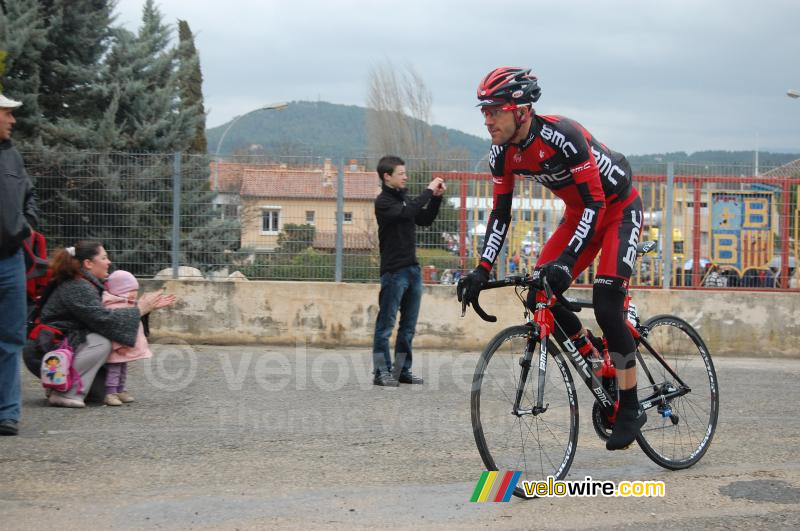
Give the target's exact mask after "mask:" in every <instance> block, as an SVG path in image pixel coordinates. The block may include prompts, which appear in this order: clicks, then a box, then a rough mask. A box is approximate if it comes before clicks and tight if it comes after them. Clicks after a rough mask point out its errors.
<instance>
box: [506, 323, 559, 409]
mask: <svg viewBox="0 0 800 531" xmlns="http://www.w3.org/2000/svg"><path fill="white" fill-rule="evenodd" d="M537 345H538V348H537ZM534 351H538V355H539V356H538V357H539V364H538V383H539V385H538V388H537V392H536V403H535V404H534V406H533V407H532V408H531V409H520V404H521V403H522V397H523V395H524V393H525V384H526V383H527V381H528V376H529V375H530V371H531V367H532V366H533V365H532V362H533V355H534ZM519 365H520V367H522V370H521V371H520V377H519V381H518V382H517V393H516V396H515V398H514V409H513V411H512V413H513V414H514V415H516V416H518V417H521V416H523V415H538V414H540V413H544V412H545V411H547V407H548V406H549V405H550V404H544V383H545V377H546V375H547V337H546V336H545V337H542V334H541V328H540V327H539V326H538V325H537V324H536V323H532V329H531V332H530V336H529V337H528V342H527V344H526V346H525V352H524V353H523V355H522V357H521V358H520V359H519Z"/></svg>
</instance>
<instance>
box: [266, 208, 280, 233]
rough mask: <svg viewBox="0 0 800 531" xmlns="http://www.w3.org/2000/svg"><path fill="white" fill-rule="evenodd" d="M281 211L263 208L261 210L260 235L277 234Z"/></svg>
mask: <svg viewBox="0 0 800 531" xmlns="http://www.w3.org/2000/svg"><path fill="white" fill-rule="evenodd" d="M280 219H281V211H280V210H279V209H277V208H276V209H271V208H264V209H262V210H261V234H277V233H278V231H279V230H280Z"/></svg>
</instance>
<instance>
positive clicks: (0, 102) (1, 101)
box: [0, 94, 22, 109]
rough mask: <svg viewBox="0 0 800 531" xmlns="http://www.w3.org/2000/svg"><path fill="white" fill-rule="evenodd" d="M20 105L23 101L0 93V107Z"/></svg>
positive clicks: (14, 107) (13, 107) (12, 107)
mask: <svg viewBox="0 0 800 531" xmlns="http://www.w3.org/2000/svg"><path fill="white" fill-rule="evenodd" d="M20 105H22V102H21V101H16V100H12V99H10V98H6V97H5V96H3V95H2V94H0V109H16V108H17V107H19V106H20Z"/></svg>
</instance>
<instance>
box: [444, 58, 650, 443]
mask: <svg viewBox="0 0 800 531" xmlns="http://www.w3.org/2000/svg"><path fill="white" fill-rule="evenodd" d="M540 95H541V89H540V87H539V83H538V80H537V78H536V76H534V75H533V74H531V71H530V69H525V68H517V67H500V68H496V69H494V70H492V71H491V72H489V74H488V75H487V76H486V77H484V78H483V80H481V82H480V84H479V85H478V100H479V103H478V106H479V107H480V108H481V112H482V114H483V117H484V124H485V125H486V128H487V129H488V131H489V134H490V135H491V137H492V147H491V152H490V154H489V166H490V168H491V172H492V180H493V183H494V184H493V196H494V203H493V210H492V212H491V215H490V216H489V222H488V224H487V227H486V237H485V239H484V245H483V250H482V252H481V258H480V263H479V264H478V266H477V267H476V268H475V269H474V271H472V272H471V273H469V274H468V275H466V276H465V277H463V278H462V279H461V281H460V282H459V285H458V288H457V293H458V300H459V301H462V300H466V302H467V303H472V302H473V301H475V300H476V298H477V296H478V293H479V292H480V290H481V288H482V287H483V286H484V285H485V284H486V282H487V281H488V280H489V274H490V272H491V270H492V265H493V264H494V261H495V259H496V258H497V256H498V255H499V254H500V249H501V248H502V246H503V242H504V240H505V237H506V234H507V233H508V230H509V225H510V223H511V204H512V197H513V193H514V182H515V181H516V180H517V179H532V180H534V181H536V182H538V183H541V184H542V185H543V186H545V187H546V188H548V189H550V190H551V191H552V192H553V194H555V195H556V196H557V197H559V198H561V199H562V200H563V201H564V203H565V204H566V211H565V214H564V217H563V218H562V219H561V222H560V223H559V226H558V228H557V229H556V231H555V232H554V233H553V235H552V236H551V237H550V238H549V239H548V240H547V242H546V243H545V245H544V247H543V248H542V251H541V254H540V255H539V259H538V260H537V262H536V269H535V270H534V274H533V276H534V278H538V277H539V276H540V275H544V277H545V278H546V279H547V281H548V283H549V284H550V286H551V287H552V288H553V290H554V291H555V292H556V293H562V292H564V291H565V290H566V289H567V288H568V287H569V286H570V284H571V283H572V281H573V279H575V277H576V276H577V275H578V274H580V273H581V272H582V271H583V270H584V269H586V267H588V266H589V264H591V263H592V261H593V260H594V258H595V256H596V255H597V253H598V252H599V251H600V250H601V249H602V253H601V256H600V264H599V267H598V268H597V271H596V276H595V280H594V286H593V292H592V301H593V304H594V312H595V316H596V318H597V323H598V325H599V326H600V328H601V329H602V330H603V333H604V334H605V337H606V338H607V341H608V349H609V352H610V353H612V354H613V356H614V361H615V364H616V367H617V384H618V388H619V390H620V392H619V411H618V412H617V417H616V422H615V424H614V428H613V431H612V434H611V437H610V438H609V440H608V441H607V442H606V448H608V449H609V450H618V449H621V448H624V447H626V446H628V445H629V444H631V443H632V442H633V440H634V439H635V438H636V434H637V432H638V431H639V429H640V428H641V427H642V426H643V425H644V423H645V421H646V419H647V417H646V415H645V413H644V411H642V410H641V409H640V408H639V401H638V397H637V395H636V359H635V356H634V352H635V350H636V344H635V342H634V339H633V336H632V335H631V333H630V330H628V327H627V326H626V325H625V321H624V316H623V311H622V308H623V305H624V300H625V293H626V291H627V287H628V281H629V279H630V277H631V272H632V268H633V264H634V260H635V258H636V244H637V243H638V241H639V234H640V230H641V224H642V202H641V199H640V198H639V194H638V193H637V191H636V189H635V188H634V187H633V185H632V183H631V169H630V165H629V164H628V161H627V160H626V159H625V157H624V156H623V155H622V154H620V153H617V152H615V151H612V150H610V149H608V148H607V147H606V146H605V145H604V144H602V143H600V142H599V141H598V140H597V139H595V138H594V137H593V136H592V135H591V134H590V133H589V131H587V130H586V129H585V128H584V127H583V126H581V125H580V124H579V123H578V122H576V121H574V120H570V119H569V118H565V117H563V116H543V115H539V114H536V113H535V112H534V109H533V104H534V103H535V102H536V101H538V99H539V96H540ZM532 303H533V301H532V298H531V297H530V295H529V301H528V304H529V306H530V305H532ZM553 313H554V314H555V316H556V319H557V320H558V322H559V323H561V325H562V326H563V327H564V331H565V332H566V333H567V335H568V336H569V337H570V339H572V340H574V343H575V345H576V347H578V350H579V351H580V352H581V354H583V355H588V354H590V353H592V351H594V350H596V349H595V347H594V346H593V344H592V342H591V340H590V339H591V338H590V337H587V331H586V329H585V328H583V326H582V325H581V322H580V320H579V319H578V317H577V316H576V315H575V314H574V313H572V312H571V311H569V310H567V309H566V308H564V307H562V306H560V305H556V306H555V307H554V308H553Z"/></svg>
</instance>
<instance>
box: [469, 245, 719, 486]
mask: <svg viewBox="0 0 800 531" xmlns="http://www.w3.org/2000/svg"><path fill="white" fill-rule="evenodd" d="M655 246H656V242H654V241H647V242H642V243H640V244H639V245H638V246H637V258H638V257H639V256H641V255H643V254H645V253H647V252H650V251H651V250H653V249H654V248H655ZM509 286H514V288H515V292H516V294H517V297H518V298H519V299H520V301H521V302H522V305H523V307H524V308H525V310H524V312H525V314H524V315H525V321H526V322H525V324H522V325H519V326H512V327H509V328H506V329H505V330H503V331H501V332H500V333H498V334H497V335H496V336H495V337H494V338H493V339H492V340H491V341H490V342H489V343H488V345H487V346H486V348H485V349H484V351H483V353H482V354H481V357H480V359H479V361H478V365H477V367H476V368H475V375H474V377H473V383H472V394H471V400H470V402H471V412H472V428H473V432H474V435H475V442H476V444H477V446H478V451H479V452H480V455H481V458H482V459H483V463H484V465H485V466H486V468H487V470H515V471H517V470H518V471H521V475H520V476H519V482H518V483H517V485H516V488H515V489H514V494H515V495H516V496H518V497H521V498H527V496H526V495H525V490H524V488H523V486H522V484H523V482H524V481H546V480H547V478H548V477H549V476H552V477H553V478H554V480H560V479H563V478H564V477H565V476H566V475H567V473H568V472H569V468H570V465H571V464H572V460H573V458H574V457H575V452H576V450H577V447H578V396H577V392H576V388H575V385H574V384H573V378H572V375H571V373H570V371H569V369H568V368H567V362H566V360H569V362H570V363H571V365H572V367H573V369H574V371H575V372H576V374H577V375H578V377H579V378H580V379H581V380H583V382H584V383H585V384H586V386H587V387H588V388H589V390H590V392H591V395H592V397H593V398H594V405H593V407H592V425H593V426H594V429H595V432H596V433H597V435H598V436H599V437H600V438H601V439H603V440H607V439H608V437H609V436H610V435H611V429H612V427H613V423H614V419H615V417H616V412H617V409H618V407H619V400H618V393H617V389H616V378H615V374H616V372H615V368H614V363H613V359H612V357H611V356H610V355H609V352H608V349H607V343H606V342H605V339H603V349H602V355H601V356H594V355H589V356H587V357H585V358H584V357H583V356H582V355H581V354H580V353H579V352H578V350H577V349H576V348H575V345H574V344H573V342H572V341H571V340H570V339H569V338H568V337H567V335H566V334H565V333H564V331H563V329H562V327H561V325H560V324H559V323H558V321H557V320H556V319H555V318H554V316H553V313H552V311H551V308H552V307H553V306H554V305H555V304H562V305H564V306H565V307H567V308H569V309H570V310H572V311H580V310H581V309H582V308H592V303H591V302H589V301H580V300H575V299H569V298H566V297H563V296H561V295H558V296H556V295H554V294H553V293H552V291H551V290H550V287H549V285H548V284H547V281H546V280H544V279H542V280H534V279H533V278H532V277H531V276H530V275H516V276H509V277H507V278H505V279H502V280H495V281H490V282H489V283H488V284H487V285H486V286H485V287H484V288H483V290H489V289H495V288H500V287H509ZM528 289H534V290H536V293H535V301H536V302H535V307H534V308H533V312H532V313H531V312H530V310H529V309H528V306H527V304H526V297H525V296H524V295H525V294H526V293H525V292H526V291H527V290H528ZM483 290H482V291H483ZM472 306H473V309H474V310H475V312H476V313H477V314H478V315H479V316H480V317H481V318H482V319H484V320H486V321H489V322H495V321H496V320H497V318H496V317H495V316H492V315H488V314H487V313H486V312H485V311H484V310H483V308H481V306H480V304H479V303H478V300H476V301H475V302H474V303H473V304H472ZM465 311H466V304H462V316H463V315H464V312H465ZM624 312H625V315H626V317H627V318H626V323H627V324H628V327H629V329H630V330H631V333H632V334H633V337H634V339H635V340H636V344H637V351H636V354H635V355H636V367H637V374H636V378H637V392H638V396H639V403H640V405H641V407H642V408H643V409H644V410H645V411H646V412H647V423H646V424H645V425H644V426H643V427H642V429H641V431H640V433H639V435H638V436H637V437H636V441H637V442H638V444H639V447H640V448H641V449H642V450H643V451H644V453H645V454H647V456H648V457H649V458H650V459H652V460H653V461H654V462H656V463H657V464H659V465H660V466H662V467H664V468H668V469H671V470H678V469H683V468H688V467H690V466H692V465H694V464H695V463H697V462H698V461H699V460H700V458H701V457H703V455H704V454H705V453H706V451H707V450H708V447H709V445H710V444H711V440H712V438H713V437H714V431H715V429H716V425H717V416H718V413H719V393H718V387H717V376H716V372H715V371H714V364H713V362H712V361H711V355H710V354H709V352H708V348H707V347H706V345H705V343H704V342H703V339H702V338H701V337H700V335H699V334H698V333H697V331H696V330H695V329H694V328H692V326H691V325H690V324H689V323H687V322H686V321H684V320H683V319H680V318H679V317H675V316H673V315H658V316H656V317H652V318H650V319H648V320H646V321H644V322H642V321H640V319H639V317H638V315H637V313H636V307H635V305H634V304H633V303H631V298H630V295H629V294H626V296H625V304H624ZM553 365H555V368H556V370H553Z"/></svg>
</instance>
